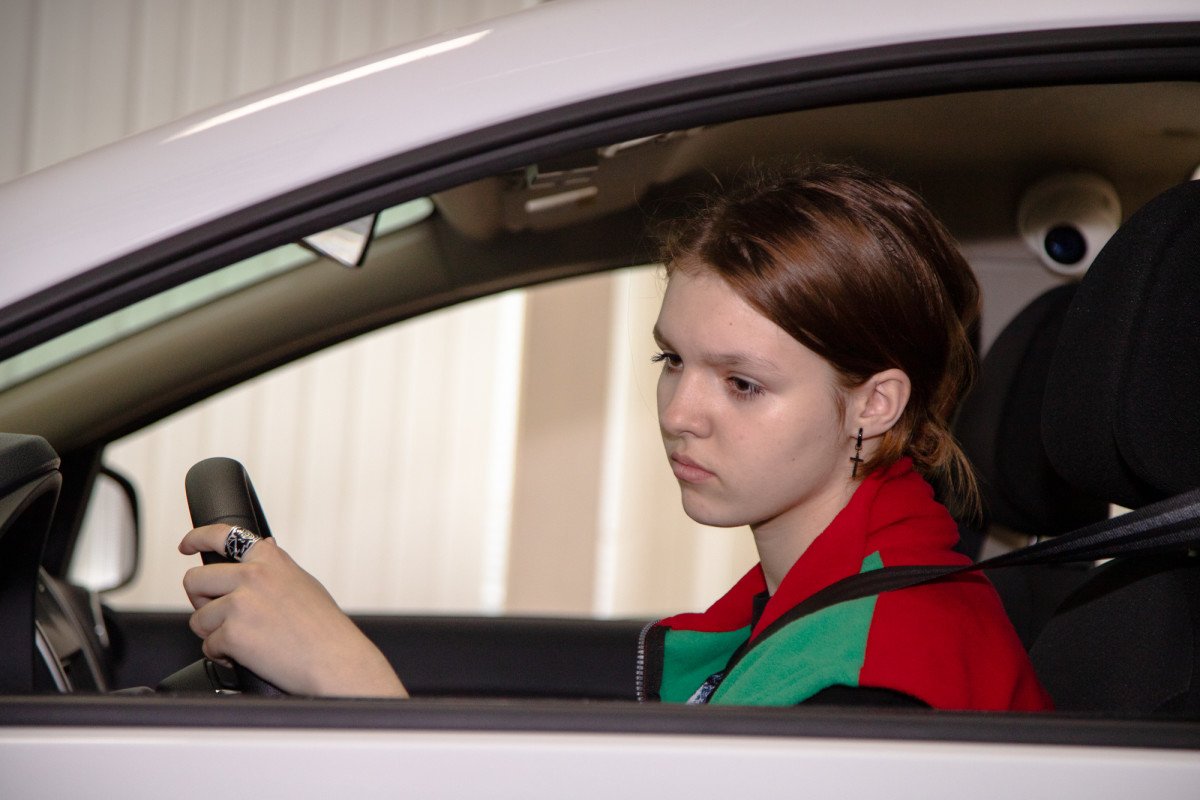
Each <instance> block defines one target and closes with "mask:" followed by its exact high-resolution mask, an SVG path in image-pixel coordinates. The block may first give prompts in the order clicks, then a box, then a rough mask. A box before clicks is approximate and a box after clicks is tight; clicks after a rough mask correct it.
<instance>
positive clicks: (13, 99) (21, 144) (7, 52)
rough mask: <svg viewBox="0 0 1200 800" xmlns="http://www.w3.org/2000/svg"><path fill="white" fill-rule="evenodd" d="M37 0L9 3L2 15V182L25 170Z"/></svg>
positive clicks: (0, 52)
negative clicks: (35, 5) (35, 3)
mask: <svg viewBox="0 0 1200 800" xmlns="http://www.w3.org/2000/svg"><path fill="white" fill-rule="evenodd" d="M34 1H35V0H7V2H5V3H4V5H3V11H2V12H0V182H2V181H4V180H6V179H8V178H9V177H12V176H14V175H19V174H21V173H22V172H24V171H25V163H26V160H27V158H28V153H27V150H28V147H29V139H28V133H29V127H28V121H29V117H30V112H31V110H32V109H31V106H30V104H31V102H32V99H33V93H34V90H35V87H34V86H33V85H32V82H31V78H32V77H33V75H34V73H35V70H34V68H33V62H34V61H35V59H36V45H37V29H38V26H37V14H36V9H35V7H34Z"/></svg>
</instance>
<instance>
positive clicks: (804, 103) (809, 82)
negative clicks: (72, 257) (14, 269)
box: [0, 22, 1200, 358]
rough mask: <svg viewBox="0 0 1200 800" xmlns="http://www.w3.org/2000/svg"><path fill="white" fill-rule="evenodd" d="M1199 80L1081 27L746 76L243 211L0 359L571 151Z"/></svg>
mask: <svg viewBox="0 0 1200 800" xmlns="http://www.w3.org/2000/svg"><path fill="white" fill-rule="evenodd" d="M1196 78H1200V23H1190V22H1189V23H1162V24H1148V25H1128V26H1109V27H1098V28H1078V29H1068V30H1058V31H1037V32H1020V33H1011V34H999V35H990V36H975V37H964V38H959V39H949V40H942V41H931V42H919V43H909V44H903V45H893V46H887V47H878V48H872V49H867V50H862V51H856V52H852V53H833V54H825V55H818V56H812V57H806V58H801V59H792V60H787V61H782V62H776V63H771V64H763V65H757V66H752V67H745V68H739V69H734V70H729V71H725V72H719V73H712V74H708V75H703V76H698V77H694V78H688V79H684V80H680V81H674V82H669V83H665V84H659V85H655V86H649V87H644V88H640V89H636V90H631V91H627V92H622V93H618V94H614V95H611V96H609V97H607V98H598V99H594V100H590V101H587V102H583V103H579V104H575V105H572V106H567V107H564V108H561V109H556V110H554V111H551V112H546V113H541V114H535V115H531V116H528V117H524V118H521V119H517V120H513V121H511V122H507V123H503V124H500V125H496V126H493V127H490V128H487V129H484V130H481V131H477V132H474V133H471V134H467V135H464V136H461V137H457V138H454V139H450V140H446V141H444V142H440V143H438V144H435V145H431V146H429V147H425V148H421V149H418V150H414V151H411V152H408V153H404V154H401V155H399V156H396V157H393V158H390V159H385V160H384V161H381V162H379V163H376V164H373V165H370V166H368V167H365V168H360V169H356V170H352V171H349V172H346V173H344V174H342V175H338V176H335V177H333V178H330V179H328V180H325V181H321V182H318V183H316V184H313V185H311V186H308V187H305V188H303V189H300V190H297V191H295V192H292V193H290V194H287V195H284V196H281V197H278V198H274V199H272V200H271V201H268V202H266V203H262V204H259V205H256V206H254V207H251V208H248V209H244V210H242V211H239V212H236V213H234V214H231V215H228V216H226V217H224V218H221V219H219V220H215V221H213V222H211V223H208V224H206V225H203V226H201V227H199V228H196V229H193V230H191V231H188V232H186V233H184V234H180V235H179V236H176V237H173V238H171V239H168V240H165V241H163V242H159V243H157V244H154V245H151V246H150V247H147V248H144V249H142V250H140V251H138V252H135V253H133V254H130V255H127V256H124V257H122V258H119V259H117V260H115V261H113V262H110V263H108V264H105V265H102V266H99V267H97V268H95V269H93V270H91V271H89V272H88V273H86V274H85V275H83V276H80V277H79V278H77V279H75V280H72V281H70V282H68V283H67V284H63V285H59V286H56V287H52V288H50V289H47V290H44V291H42V292H40V293H38V294H36V295H33V296H31V297H28V298H26V299H24V300H22V301H20V302H19V303H16V304H14V305H13V306H11V307H10V308H9V309H8V310H7V312H6V315H5V316H6V317H7V319H6V320H5V321H4V323H3V327H2V328H0V358H4V357H7V356H9V355H11V354H13V353H15V352H19V351H20V350H22V349H25V348H27V347H30V346H32V345H33V344H36V343H38V342H40V341H44V340H46V339H48V338H50V337H52V336H54V335H57V334H58V333H61V332H63V331H65V330H69V329H70V328H72V327H74V326H76V325H78V324H80V323H81V322H84V321H87V320H90V319H95V318H97V317H100V316H102V315H104V314H106V313H109V312H111V311H113V310H116V309H118V308H121V307H123V306H124V305H127V304H128V303H130V302H133V301H135V300H137V299H140V298H143V297H146V296H149V295H150V294H153V293H154V292H157V291H161V290H163V289H165V288H168V287H170V286H173V285H176V284H179V283H181V282H183V281H186V280H189V279H191V278H194V277H197V276H199V275H202V274H204V273H206V272H207V271H209V270H211V269H213V268H214V267H216V266H220V265H223V264H227V263H232V262H233V261H236V260H238V259H240V258H245V257H248V256H250V255H253V254H254V253H257V252H261V251H262V250H264V249H268V248H270V247H274V246H278V245H280V244H284V243H287V242H291V241H295V240H297V239H299V238H300V237H301V236H302V235H304V234H308V233H311V232H313V231H317V230H322V229H324V228H327V227H329V226H331V225H333V224H337V223H339V222H342V221H344V220H346V219H352V218H355V217H357V216H361V215H363V214H365V213H367V212H369V211H370V210H372V209H376V208H379V207H381V206H382V205H383V204H385V203H394V202H400V201H402V200H404V199H410V198H412V197H416V196H421V195H425V194H428V193H431V192H433V191H436V190H439V189H442V188H446V187H447V186H451V185H454V184H457V183H461V182H464V181H467V180H470V179H473V178H478V177H481V176H484V175H487V174H492V173H495V172H498V171H502V170H505V169H511V168H516V167H520V166H524V165H525V163H526V161H527V160H528V154H529V153H530V152H531V151H536V152H537V153H538V154H539V156H547V155H554V154H558V153H565V152H569V151H570V150H572V149H576V148H579V147H584V146H595V145H601V144H605V143H609V142H612V141H616V140H620V139H623V138H627V137H634V136H639V135H645V134H647V133H652V132H655V131H661V130H669V129H678V128H686V127H691V126H695V125H699V124H705V123H712V122H716V121H721V120H725V119H729V118H733V117H737V116H758V115H763V114H769V113H777V112H781V111H785V110H798V109H803V108H812V107H818V106H827V105H834V104H844V103H854V102H865V101H871V100H882V99H892V98H902V97H909V96H914V95H932V94H944V93H951V92H957V91H966V90H980V89H989V88H1013V87H1023V86H1043V85H1055V84H1069V83H1096V82H1125V83H1128V82H1137V81H1145V80H1162V79H1196Z"/></svg>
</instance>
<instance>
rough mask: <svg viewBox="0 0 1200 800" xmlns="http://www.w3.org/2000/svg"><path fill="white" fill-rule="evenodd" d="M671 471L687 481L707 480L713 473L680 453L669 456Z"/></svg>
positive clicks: (698, 481)
mask: <svg viewBox="0 0 1200 800" xmlns="http://www.w3.org/2000/svg"><path fill="white" fill-rule="evenodd" d="M671 471H672V472H674V473H675V477H676V478H678V479H679V480H681V481H687V482H688V483H700V482H701V481H705V480H708V479H709V478H711V477H713V476H714V474H715V473H712V472H709V471H708V470H706V469H705V468H704V467H702V466H700V465H699V464H697V463H696V462H695V461H692V460H691V459H690V458H687V457H685V456H681V455H673V456H671Z"/></svg>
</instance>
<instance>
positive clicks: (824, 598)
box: [763, 489, 1200, 634]
mask: <svg viewBox="0 0 1200 800" xmlns="http://www.w3.org/2000/svg"><path fill="white" fill-rule="evenodd" d="M1196 544H1200V489H1193V490H1191V491H1189V492H1185V493H1183V494H1180V495H1176V496H1175V497H1170V498H1168V499H1166V500H1160V501H1159V502H1157V503H1152V504H1150V505H1148V506H1143V507H1142V508H1139V509H1137V510H1135V511H1130V512H1128V513H1126V514H1122V515H1121V516H1119V517H1112V518H1111V519H1106V520H1101V521H1100V522H1097V523H1094V524H1092V525H1088V526H1086V527H1083V528H1079V529H1078V530H1074V531H1071V532H1070V533H1064V534H1062V535H1061V536H1055V537H1053V538H1051V539H1045V540H1043V541H1040V542H1036V543H1034V544H1031V545H1028V546H1026V547H1022V548H1020V549H1019V550H1013V551H1011V552H1008V553H1002V554H1000V555H998V556H994V557H992V558H988V559H985V560H983V561H977V562H975V563H973V564H966V565H963V566H957V567H955V566H944V565H943V566H898V567H881V568H880V569H874V570H870V571H868V572H860V573H858V574H857V575H850V576H848V577H846V578H842V579H841V580H840V581H837V582H835V583H831V584H830V585H828V586H826V587H825V588H824V589H821V590H820V591H818V592H816V593H815V594H813V595H811V596H810V597H809V598H808V599H806V600H804V601H803V602H801V603H799V604H798V605H796V606H795V607H794V608H792V609H791V611H789V612H788V613H786V614H784V615H783V617H781V618H780V619H779V620H776V621H775V622H773V623H771V625H770V627H772V628H773V627H775V626H776V625H779V624H786V623H788V622H792V621H794V620H796V619H799V618H800V617H805V616H808V615H809V614H814V613H816V612H817V611H820V610H821V609H823V608H828V607H829V606H832V605H835V604H837V603H843V602H846V601H847V600H857V599H858V598H860V597H869V596H871V595H876V594H880V593H882V592H890V591H894V590H896V589H905V588H908V587H910V586H920V585H922V584H926V583H932V582H934V581H938V580H942V579H945V578H949V577H953V576H955V575H962V574H964V573H968V572H974V571H976V570H986V569H1000V568H1004V567H1025V566H1033V565H1036V564H1064V563H1069V562H1076V561H1096V560H1099V559H1102V558H1117V557H1120V556H1132V555H1154V554H1158V553H1163V552H1168V551H1173V550H1179V549H1180V548H1182V547H1186V546H1188V545H1196ZM763 633H764V634H765V633H766V631H764V632H763Z"/></svg>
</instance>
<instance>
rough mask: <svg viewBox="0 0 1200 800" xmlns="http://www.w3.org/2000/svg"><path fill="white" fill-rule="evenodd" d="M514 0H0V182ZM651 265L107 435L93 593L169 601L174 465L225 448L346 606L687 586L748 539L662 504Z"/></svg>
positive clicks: (606, 599) (530, 609)
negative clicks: (107, 504)
mask: <svg viewBox="0 0 1200 800" xmlns="http://www.w3.org/2000/svg"><path fill="white" fill-rule="evenodd" d="M533 4H534V0H459V1H457V2H432V0H426V1H425V2H402V1H399V0H343V1H340V2H338V1H335V0H242V1H241V2H235V1H234V0H2V2H0V109H2V112H0V180H7V179H10V178H12V177H15V176H17V175H20V174H23V173H25V172H29V171H31V170H34V169H37V168H39V167H42V166H46V165H48V164H51V163H54V162H56V161H59V160H62V159H65V158H68V157H70V156H72V155H75V154H76V153H79V152H83V151H85V150H88V149H91V148H94V147H97V146H99V145H102V144H104V143H106V142H108V141H111V140H114V139H116V138H119V137H121V136H124V135H126V134H129V133H133V132H135V131H139V130H143V129H146V128H148V127H152V126H154V125H156V124H160V123H162V122H165V121H168V120H171V119H174V118H176V117H179V116H182V115H184V114H187V113H190V112H192V111H195V110H198V109H200V108H203V107H206V106H208V105H211V104H214V103H217V102H220V101H222V100H225V99H228V98H230V97H234V96H236V95H239V94H243V93H245V92H249V91H253V90H256V89H259V88H262V87H265V86H268V85H271V84H273V83H276V82H278V81H281V80H284V79H287V78H291V77H294V76H297V75H300V74H303V73H306V72H310V71H312V70H315V69H319V68H322V67H325V66H328V65H331V64H334V63H337V62H339V61H344V60H347V59H350V58H355V57H358V56H361V55H365V54H367V53H370V52H372V51H375V50H379V49H382V48H385V47H387V46H391V45H395V44H400V43H403V42H407V41H411V40H413V39H416V38H419V37H421V36H424V35H427V34H431V33H434V32H438V31H441V30H446V29H448V28H452V27H455V26H458V25H463V24H467V23H471V22H475V21H478V20H481V19H485V18H488V17H491V16H495V15H498V14H504V13H509V12H512V11H516V10H519V9H520V8H522V7H526V6H530V5H533ZM659 288H660V287H659V285H658V281H657V279H656V277H655V274H654V272H653V271H652V270H642V271H640V272H633V273H628V274H624V275H618V276H604V277H599V278H592V279H587V280H585V281H583V282H580V283H576V284H574V285H566V286H557V287H556V286H551V287H544V288H541V289H538V290H536V291H535V292H534V293H531V294H530V295H525V294H523V293H517V294H510V295H506V296H504V297H501V298H496V299H492V300H487V301H484V302H481V303H475V304H471V305H470V306H468V307H463V308H460V309H452V310H449V311H446V312H442V313H440V314H437V315H434V316H432V317H430V318H428V319H422V320H416V321H413V322H410V323H405V324H402V325H400V326H396V327H394V328H392V329H389V330H386V331H381V332H378V333H376V334H374V335H371V336H368V337H363V339H362V340H361V341H357V342H353V343H349V344H347V345H343V346H340V347H338V348H335V349H333V350H331V351H330V352H328V353H324V354H319V355H318V356H316V357H314V358H311V359H308V360H306V361H304V362H303V363H300V364H297V365H294V366H292V367H288V368H284V369H282V370H278V371H276V372H274V373H272V374H269V375H267V376H263V377H262V378H260V379H258V380H256V381H253V382H251V383H249V384H247V385H245V386H243V387H239V388H237V389H235V390H233V391H230V392H227V393H225V394H224V395H222V396H220V397H217V398H213V399H212V400H210V401H208V402H206V403H202V404H200V405H198V406H196V407H195V408H193V409H190V410H187V411H185V412H183V413H181V414H178V415H176V416H175V417H173V418H171V419H169V420H165V421H164V422H162V423H160V424H159V425H156V426H154V427H153V428H151V429H148V430H147V431H144V432H142V433H139V434H137V435H135V436H132V437H129V438H128V439H127V440H125V441H122V442H120V443H117V444H116V445H115V446H113V447H112V448H110V451H109V453H108V461H109V462H110V463H111V464H112V465H113V466H116V467H118V468H120V469H122V470H123V471H125V472H127V473H128V474H129V475H130V476H131V477H132V478H133V479H134V481H135V483H136V484H137V485H138V487H139V490H140V494H141V498H142V502H143V508H142V526H143V535H144V544H143V551H142V562H143V567H142V570H141V573H140V575H139V578H138V580H137V581H136V582H135V583H134V585H133V586H131V587H129V588H128V589H125V590H122V591H120V592H118V593H116V594H115V595H114V596H113V597H111V598H110V599H111V601H113V602H115V603H117V604H123V605H136V606H145V607H172V606H174V607H183V606H184V605H185V599H184V597H183V593H182V590H181V589H180V587H179V581H180V578H181V576H182V573H183V571H184V569H185V568H186V566H188V563H189V562H188V560H185V559H183V558H182V557H181V556H179V555H178V554H177V553H176V552H175V544H176V543H177V541H178V539H179V537H180V536H181V535H182V534H183V532H185V531H186V529H187V527H189V525H188V524H187V512H186V505H185V502H184V499H183V495H182V481H183V475H184V473H185V472H186V469H187V467H188V466H190V465H191V464H192V463H194V462H195V461H196V460H198V459H200V458H203V457H206V456H210V455H227V456H231V457H235V458H238V459H240V460H242V461H243V462H244V463H245V464H246V465H247V466H248V467H249V468H250V470H251V474H252V475H253V476H254V480H255V483H256V486H257V488H258V490H259V493H260V495H261V496H262V499H263V502H264V504H265V507H266V510H267V513H268V517H269V519H270V520H271V524H272V526H273V527H274V529H275V531H276V533H277V534H278V535H279V536H280V539H281V542H282V543H283V544H284V545H285V546H286V547H287V548H288V549H289V551H290V552H292V553H293V555H294V556H296V558H297V559H298V560H299V561H300V562H301V563H302V564H304V565H305V566H306V567H308V568H309V569H310V570H311V571H313V572H314V573H315V574H316V575H317V576H318V577H319V578H320V579H321V580H322V581H323V582H325V583H326V585H327V586H328V587H329V588H330V590H331V591H332V592H333V594H334V596H335V597H337V598H338V599H339V601H340V602H341V603H342V605H343V606H344V607H347V608H350V609H357V610H383V609H402V610H414V611H415V610H435V611H484V612H500V611H506V610H507V611H516V612H520V613H579V614H589V613H600V614H607V615H632V614H653V613H660V612H662V613H665V612H670V611H677V610H685V609H690V608H700V607H704V606H706V605H707V604H708V603H709V602H710V601H711V600H712V599H714V598H715V597H716V596H717V594H718V593H719V592H720V591H721V590H723V589H724V588H726V587H727V586H728V585H729V584H730V583H731V582H732V581H733V580H734V579H735V578H736V577H738V576H740V574H741V573H742V572H744V571H745V569H746V568H747V567H748V566H749V565H750V564H751V563H753V561H754V556H753V548H752V547H751V543H750V540H749V536H748V534H747V533H745V532H744V531H716V530H711V529H707V530H706V529H701V528H699V526H696V525H694V524H693V523H691V522H690V521H689V520H687V519H686V517H684V516H683V514H682V512H681V511H680V509H679V502H678V490H677V488H676V487H675V484H674V479H673V478H672V476H671V475H670V472H669V470H668V469H667V467H666V462H665V459H664V458H663V456H662V454H661V445H660V444H659V442H658V433H657V425H656V422H655V419H654V410H653V409H654V400H653V381H654V375H655V371H654V369H653V368H652V367H651V366H650V364H649V356H650V355H651V352H652V347H651V342H650V338H649V335H648V332H649V329H650V327H651V325H652V323H653V319H654V316H655V314H656V312H657V306H658V298H659ZM572 320H574V321H575V322H577V323H579V322H583V323H584V324H577V325H575V326H571V325H569V324H568V323H569V322H570V321H572ZM547 331H552V332H553V333H552V335H547V333H546V332H547ZM531 354H532V355H531ZM581 354H587V357H586V358H581V357H580V355H581ZM572 367H573V368H574V369H576V370H578V374H577V376H575V377H565V376H564V374H563V372H562V370H563V369H570V368H572ZM348 543H349V544H348Z"/></svg>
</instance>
